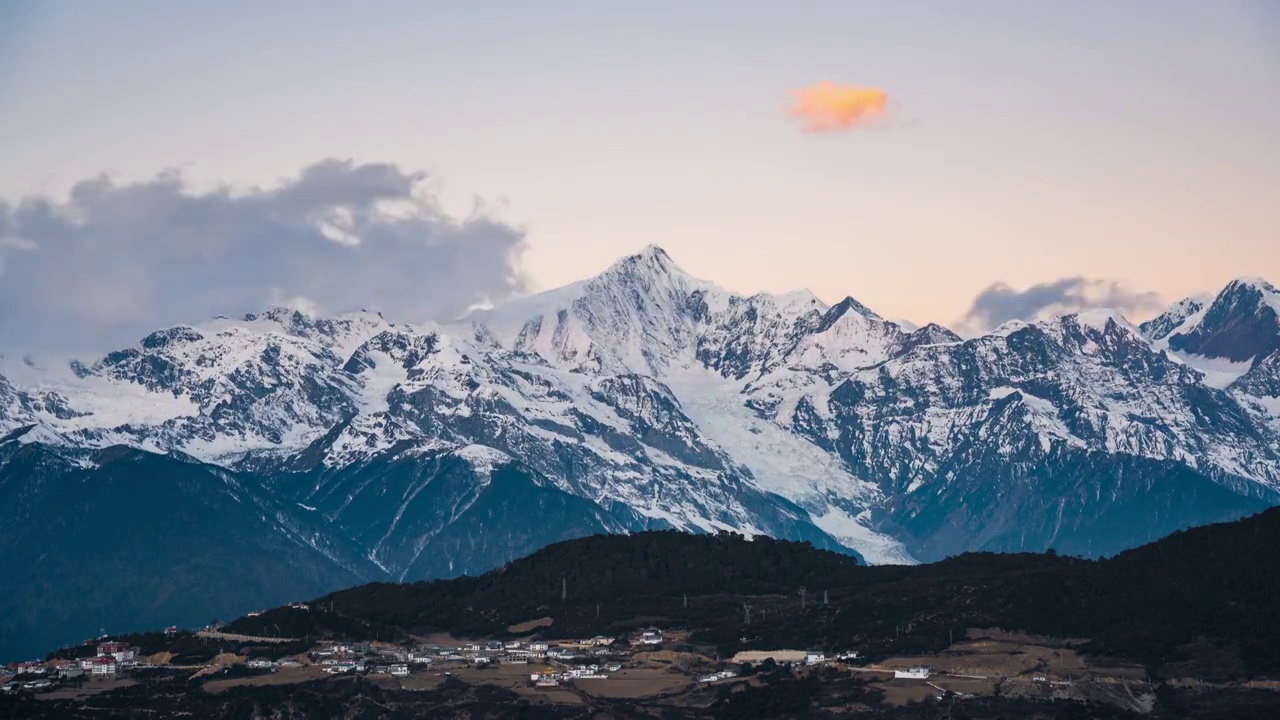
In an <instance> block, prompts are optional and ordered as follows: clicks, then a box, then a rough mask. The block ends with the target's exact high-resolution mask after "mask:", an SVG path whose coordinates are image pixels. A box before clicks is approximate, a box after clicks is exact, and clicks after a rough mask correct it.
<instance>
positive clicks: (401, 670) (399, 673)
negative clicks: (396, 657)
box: [389, 663, 409, 677]
mask: <svg viewBox="0 0 1280 720" xmlns="http://www.w3.org/2000/svg"><path fill="white" fill-rule="evenodd" d="M389 670H390V671H391V674H392V675H394V676H396V677H408V676H409V666H408V665H405V664H404V663H396V664H395V665H392V666H391V667H390V668H389Z"/></svg>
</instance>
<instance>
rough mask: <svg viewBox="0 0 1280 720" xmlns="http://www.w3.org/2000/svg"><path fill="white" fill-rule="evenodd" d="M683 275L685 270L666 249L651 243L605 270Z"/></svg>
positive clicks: (614, 273) (610, 271)
mask: <svg viewBox="0 0 1280 720" xmlns="http://www.w3.org/2000/svg"><path fill="white" fill-rule="evenodd" d="M620 274H621V275H645V276H663V275H670V276H683V277H688V275H689V273H687V272H685V271H684V270H683V269H681V268H680V267H679V266H677V265H676V264H675V261H674V260H672V259H671V256H670V255H668V254H667V251H666V250H663V249H662V248H660V247H658V246H657V245H649V246H647V247H645V249H643V250H641V251H640V252H638V253H636V254H635V255H628V256H626V257H624V258H621V259H620V260H618V261H617V262H615V263H614V264H613V265H611V266H610V267H609V269H608V270H606V271H605V275H620Z"/></svg>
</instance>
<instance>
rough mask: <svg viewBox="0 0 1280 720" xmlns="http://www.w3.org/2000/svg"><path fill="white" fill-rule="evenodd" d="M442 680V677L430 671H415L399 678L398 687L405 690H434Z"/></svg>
mask: <svg viewBox="0 0 1280 720" xmlns="http://www.w3.org/2000/svg"><path fill="white" fill-rule="evenodd" d="M442 682H444V677H443V676H441V675H439V674H437V673H434V672H430V671H424V672H416V673H414V674H412V675H410V676H409V677H407V678H400V687H401V688H404V689H405V690H435V689H436V688H438V687H440V683H442Z"/></svg>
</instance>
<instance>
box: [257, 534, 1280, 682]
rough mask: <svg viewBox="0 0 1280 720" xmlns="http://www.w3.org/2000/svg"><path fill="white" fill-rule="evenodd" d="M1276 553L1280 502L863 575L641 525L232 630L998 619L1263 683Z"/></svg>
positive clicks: (1278, 580) (915, 624)
mask: <svg viewBox="0 0 1280 720" xmlns="http://www.w3.org/2000/svg"><path fill="white" fill-rule="evenodd" d="M1277 560H1280V509H1275V510H1268V511H1266V512H1263V513H1260V514H1258V515H1254V516H1252V517H1249V518H1246V519H1243V520H1240V521H1237V522H1234V523H1224V524H1220V525H1212V526H1207V527H1202V528H1196V529H1193V530H1188V531H1184V532H1180V533H1176V534H1174V535H1172V536H1170V537H1168V538H1165V539H1163V540H1160V541H1158V542H1155V543H1152V544H1150V545H1146V546H1143V547H1141V548H1137V549H1135V550H1131V551H1129V552H1125V553H1122V554H1120V555H1118V556H1116V557H1113V558H1110V559H1105V560H1096V561H1088V560H1081V559H1078V558H1071V557H1063V556H1057V555H1055V554H1053V553H1046V554H1025V553H1024V554H1015V555H998V554H987V553H971V554H966V555H961V556H958V557H955V558H951V559H948V560H945V561H942V562H938V563H933V564H930V565H922V566H916V567H866V566H862V565H858V564H857V563H856V562H855V561H853V560H852V559H851V558H848V557H846V556H843V555H839V554H836V553H832V552H828V551H824V550H818V549H815V548H813V547H812V546H810V545H808V544H805V543H795V542H787V541H779V540H772V539H768V538H756V539H754V540H750V541H748V540H745V539H743V538H741V537H740V536H736V535H727V534H726V535H718V536H696V535H686V534H681V533H675V532H647V533H639V534H635V535H630V536H597V537H589V538H583V539H579V540H571V541H567V542H562V543H558V544H555V545H551V546H549V547H547V548H545V549H543V550H541V551H539V552H537V553H535V554H533V555H532V556H529V557H527V558H523V559H521V560H517V561H515V562H512V563H510V564H508V565H506V566H505V567H503V568H500V569H498V570H495V571H493V572H490V573H487V574H485V575H482V576H480V577H475V578H459V579H456V580H448V581H433V582H420V583H414V584H407V585H395V584H386V583H374V584H370V585H364V586H361V587H357V588H353V589H350V590H344V591H341V592H338V593H334V594H332V595H328V596H325V597H323V598H321V599H319V600H318V601H316V602H315V603H313V604H312V608H313V609H312V610H310V611H304V610H291V609H279V610H274V611H271V612H269V613H266V614H264V615H262V616H259V617H255V618H244V619H241V620H239V621H237V622H236V623H233V625H232V629H235V630H237V631H242V632H255V631H260V630H262V629H263V628H264V627H271V626H278V627H279V629H280V631H283V632H284V633H285V634H290V635H311V636H317V635H321V634H326V633H335V634H342V635H364V636H368V637H381V638H385V639H392V638H394V637H397V636H402V635H403V634H405V633H408V632H415V633H416V632H429V631H449V632H453V633H456V634H460V635H482V634H483V635H501V634H504V633H507V632H508V628H509V626H511V625H514V624H517V623H521V622H524V621H528V620H533V619H538V618H543V617H547V618H551V619H552V620H553V625H552V628H553V630H554V632H555V634H556V635H560V636H563V635H573V634H587V633H594V632H617V631H619V630H621V629H625V628H628V627H634V626H636V625H641V624H650V623H652V624H657V625H660V626H670V627H676V626H679V627H687V628H691V629H693V630H695V633H694V639H695V640H698V641H703V642H708V643H713V644H717V645H720V646H721V647H722V648H724V649H726V650H729V649H733V648H741V647H744V646H746V647H766V646H774V647H776V646H778V645H786V646H797V645H806V644H810V645H815V646H826V647H828V648H844V647H856V648H859V649H862V650H863V651H864V652H867V653H869V654H871V655H873V656H874V655H877V654H880V655H883V654H888V653H897V652H904V651H923V650H938V649H941V648H943V647H945V646H946V644H947V642H948V640H949V638H950V637H951V635H952V634H953V633H954V634H960V633H963V631H964V630H965V628H969V627H1003V628H1006V629H1011V630H1022V631H1027V632H1032V633H1039V634H1045V635H1055V636H1070V637H1079V638H1087V639H1088V640H1089V644H1088V645H1086V646H1085V650H1086V651H1087V652H1092V653H1094V654H1105V655H1111V656H1118V657H1124V658H1128V659H1131V660H1135V661H1139V662H1142V663H1145V664H1146V665H1147V666H1148V667H1149V668H1150V669H1151V670H1152V672H1153V673H1155V674H1157V675H1162V674H1163V675H1173V674H1177V673H1182V672H1188V671H1194V672H1195V673H1196V674H1197V675H1198V676H1201V677H1215V676H1222V677H1228V676H1240V675H1263V674H1274V673H1280V577H1278V576H1277V574H1276V573H1274V572H1272V571H1271V567H1272V566H1273V565H1275V563H1276V562H1277ZM802 589H803V594H802ZM743 603H750V604H751V605H752V616H753V617H752V622H751V624H750V625H748V624H747V623H746V613H745V610H744V608H743V607H742V605H743ZM744 639H745V643H744V642H743V640H744Z"/></svg>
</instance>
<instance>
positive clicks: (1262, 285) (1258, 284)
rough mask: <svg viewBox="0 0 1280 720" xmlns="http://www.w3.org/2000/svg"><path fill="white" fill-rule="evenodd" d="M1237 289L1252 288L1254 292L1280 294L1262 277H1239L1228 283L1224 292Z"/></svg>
mask: <svg viewBox="0 0 1280 720" xmlns="http://www.w3.org/2000/svg"><path fill="white" fill-rule="evenodd" d="M1235 288H1252V289H1254V290H1261V291H1262V292H1265V293H1276V292H1280V291H1278V290H1276V287H1275V286H1274V285H1272V284H1271V283H1269V282H1267V281H1266V280H1265V279H1263V278H1260V277H1238V278H1236V279H1235V280H1232V281H1231V282H1229V283H1227V287H1226V288H1225V289H1224V292H1226V291H1227V290H1232V289H1235Z"/></svg>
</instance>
